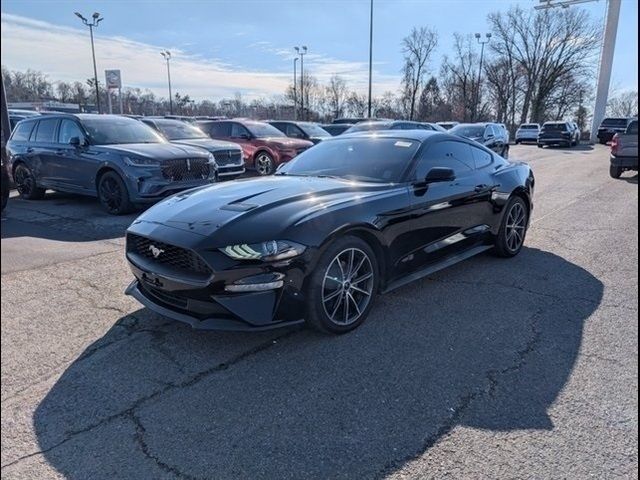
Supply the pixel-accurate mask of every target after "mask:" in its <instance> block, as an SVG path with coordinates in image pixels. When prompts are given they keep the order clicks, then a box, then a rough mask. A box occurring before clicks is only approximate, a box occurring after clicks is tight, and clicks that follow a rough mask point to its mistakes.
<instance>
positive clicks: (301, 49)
mask: <svg viewBox="0 0 640 480" xmlns="http://www.w3.org/2000/svg"><path fill="white" fill-rule="evenodd" d="M294 48H295V50H296V52H298V55H300V114H301V115H300V117H301V119H302V120H305V118H306V117H305V112H304V56H305V55H306V54H307V47H306V46H305V45H303V46H302V47H294Z"/></svg>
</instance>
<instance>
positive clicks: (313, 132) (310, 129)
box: [298, 123, 331, 137]
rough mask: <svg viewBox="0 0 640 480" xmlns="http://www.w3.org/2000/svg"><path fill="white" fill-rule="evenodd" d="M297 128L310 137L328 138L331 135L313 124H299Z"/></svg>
mask: <svg viewBox="0 0 640 480" xmlns="http://www.w3.org/2000/svg"><path fill="white" fill-rule="evenodd" d="M298 126H299V127H300V128H301V129H302V130H303V131H304V133H306V134H307V135H309V136H310V137H330V136H331V135H330V134H329V132H327V131H326V130H325V129H324V128H322V127H321V126H320V125H316V124H315V123H299V124H298Z"/></svg>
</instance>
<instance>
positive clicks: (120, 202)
mask: <svg viewBox="0 0 640 480" xmlns="http://www.w3.org/2000/svg"><path fill="white" fill-rule="evenodd" d="M98 199H99V200H100V203H101V204H102V206H103V207H104V209H105V210H106V211H107V212H108V213H110V214H111V215H124V214H126V213H129V212H130V211H131V210H133V204H132V203H131V200H130V199H129V192H128V191H127V187H126V185H125V184H124V182H123V181H122V178H120V175H118V174H117V173H116V172H113V171H109V172H105V173H103V174H102V175H101V176H100V178H99V179H98Z"/></svg>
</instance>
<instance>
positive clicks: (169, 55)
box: [160, 50, 173, 115]
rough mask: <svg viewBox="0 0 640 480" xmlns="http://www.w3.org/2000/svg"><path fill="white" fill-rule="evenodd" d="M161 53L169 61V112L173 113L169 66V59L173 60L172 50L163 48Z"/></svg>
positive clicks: (168, 69)
mask: <svg viewBox="0 0 640 480" xmlns="http://www.w3.org/2000/svg"><path fill="white" fill-rule="evenodd" d="M160 55H162V56H163V57H164V59H165V60H166V61H167V80H168V82H169V114H170V115H173V97H172V96H171V69H170V68H169V60H171V52H170V51H169V50H163V51H161V52H160Z"/></svg>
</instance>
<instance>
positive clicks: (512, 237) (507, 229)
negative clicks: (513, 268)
mask: <svg viewBox="0 0 640 480" xmlns="http://www.w3.org/2000/svg"><path fill="white" fill-rule="evenodd" d="M528 225H529V210H528V208H527V204H526V203H525V202H524V200H523V199H522V198H521V197H512V198H511V200H509V203H508V204H507V207H506V208H505V214H504V216H503V217H502V224H501V225H500V230H499V231H498V237H497V238H496V244H495V251H496V253H497V254H498V256H500V257H505V258H509V257H514V256H516V255H517V254H518V253H520V250H522V246H523V245H524V239H525V237H526V235H527V227H528Z"/></svg>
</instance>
